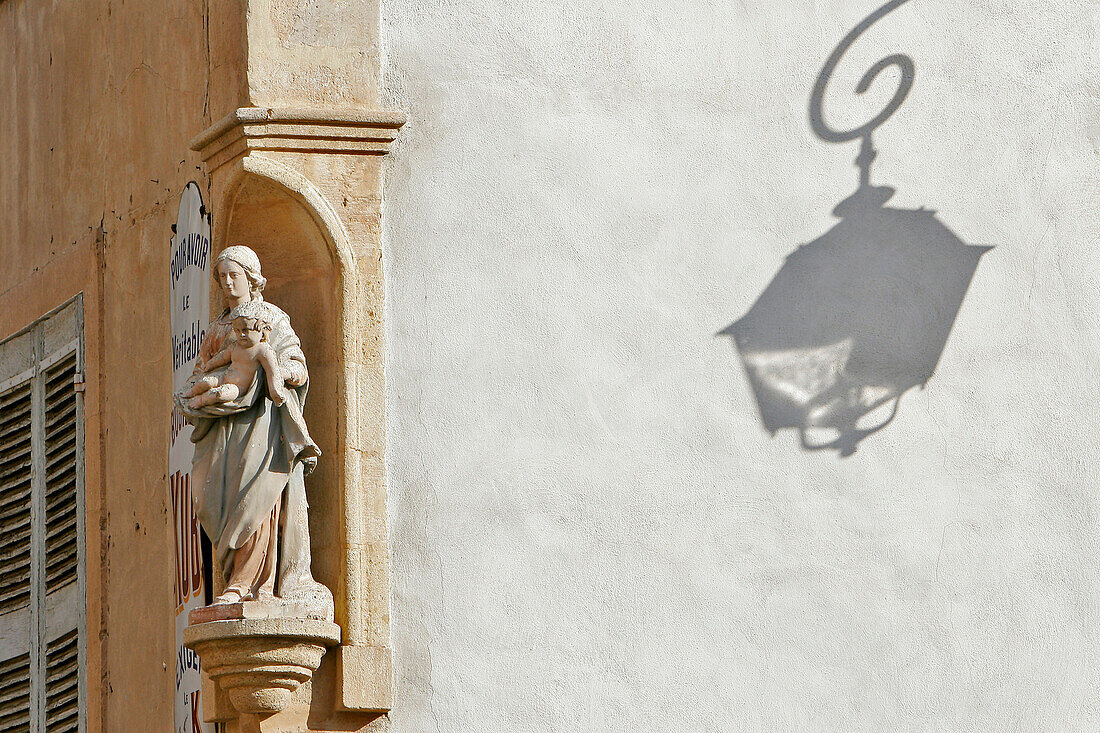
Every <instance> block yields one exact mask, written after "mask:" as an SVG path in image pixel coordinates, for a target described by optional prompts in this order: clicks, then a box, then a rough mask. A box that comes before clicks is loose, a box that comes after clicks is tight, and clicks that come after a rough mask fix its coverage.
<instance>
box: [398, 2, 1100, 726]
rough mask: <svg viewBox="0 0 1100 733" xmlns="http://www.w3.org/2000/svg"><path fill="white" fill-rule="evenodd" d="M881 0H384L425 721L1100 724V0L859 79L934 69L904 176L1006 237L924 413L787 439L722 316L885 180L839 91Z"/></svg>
mask: <svg viewBox="0 0 1100 733" xmlns="http://www.w3.org/2000/svg"><path fill="white" fill-rule="evenodd" d="M881 4H882V2H880V0H789V1H788V0H783V1H776V0H744V1H743V2H729V1H725V0H684V1H682V2H671V3H670V2H666V1H665V0H608V1H606V2H597V3H576V2H544V1H543V0H517V1H516V2H508V3H501V2H498V1H496V0H452V1H449V2H439V1H438V0H386V2H385V3H384V5H383V30H384V36H383V37H384V48H385V63H386V65H385V68H384V85H385V89H386V97H387V102H388V105H389V106H391V107H395V108H399V109H403V110H405V111H406V112H407V113H408V115H409V122H408V123H407V124H406V126H405V127H404V128H403V130H402V136H401V138H400V139H399V141H398V144H397V145H396V146H395V149H394V151H393V153H392V154H391V157H390V165H389V167H388V168H387V171H388V173H387V179H386V188H385V200H386V204H385V212H384V222H385V223H384V231H385V238H384V254H385V257H384V262H385V263H386V292H387V298H388V300H387V314H386V323H387V365H386V368H387V386H388V392H387V406H388V414H389V419H388V429H389V438H388V442H387V445H388V447H387V451H388V453H387V455H388V458H387V474H388V476H389V486H390V495H389V496H390V517H391V525H390V527H391V538H392V544H393V642H394V654H395V658H396V659H397V660H398V664H397V665H396V669H397V679H396V686H395V695H394V698H395V701H396V703H395V708H394V710H393V712H392V713H391V721H392V725H393V727H394V729H395V730H401V731H417V732H418V733H431V732H432V731H438V732H439V733H450V732H451V731H467V732H469V731H486V732H490V731H491V732H494V733H495V732H496V731H533V730H538V731H560V732H562V733H564V732H566V731H600V732H601V733H612V732H618V731H622V732H623V733H626V732H627V731H631V732H633V731H654V730H675V731H693V732H694V731H774V732H778V731H807V732H811V733H821V732H822V731H843V732H848V731H916V730H942V731H1002V730H1032V731H1039V730H1049V731H1055V730H1057V731H1089V730H1095V729H1096V728H1097V727H1098V726H1100V708H1098V707H1097V704H1096V701H1097V699H1098V697H1100V672H1098V670H1100V664H1098V662H1100V632H1098V628H1100V627H1098V626H1097V623H1096V608H1097V598H1098V593H1100V563H1097V556H1098V554H1100V543H1098V541H1097V538H1098V537H1100V529H1098V522H1097V496H1096V487H1097V486H1098V485H1100V461H1098V460H1097V459H1098V451H1097V441H1096V437H1095V435H1096V429H1097V420H1096V408H1095V404H1096V399H1095V397H1094V393H1095V385H1096V384H1097V381H1098V378H1100V320H1098V318H1097V315H1098V314H1100V287H1097V283H1098V278H1097V272H1098V271H1100V249H1098V247H1097V241H1098V239H1097V234H1098V232H1100V217H1098V214H1097V212H1098V211H1100V188H1098V184H1097V181H1100V158H1098V156H1097V145H1098V141H1100V127H1098V120H1100V82H1098V81H1097V80H1098V79H1100V73H1098V72H1100V69H1098V57H1097V53H1096V49H1097V42H1098V38H1097V32H1098V29H1100V15H1098V12H1100V6H1098V5H1097V4H1096V3H1095V2H1091V1H1089V0H1067V1H1066V2H1058V3H1053V2H1050V1H1049V0H1015V1H1013V2H973V0H911V2H909V3H908V4H906V5H904V6H902V7H901V8H899V9H897V10H896V11H895V12H894V13H892V14H891V15H890V16H888V17H887V18H885V19H884V20H883V21H882V22H881V23H880V24H878V25H876V26H875V27H873V28H871V29H870V30H869V31H868V32H867V33H866V34H865V35H864V36H863V37H862V38H861V39H860V40H859V41H858V42H857V44H856V47H855V48H853V50H852V54H851V55H850V56H849V57H847V58H846V59H845V62H844V63H843V64H842V66H841V67H840V69H839V70H838V75H837V76H836V77H835V78H834V80H833V84H832V85H831V87H830V90H829V93H828V95H827V98H826V115H827V117H828V119H830V120H831V121H833V123H834V124H842V123H847V122H849V121H850V122H852V123H853V124H860V123H862V122H863V121H865V120H867V119H869V118H870V116H871V115H873V114H874V113H875V112H877V111H878V110H879V109H880V108H881V107H882V105H883V104H884V103H885V101H886V100H888V99H889V97H890V95H891V93H892V92H893V89H894V87H895V84H896V81H895V80H896V79H897V76H896V75H892V74H893V72H889V71H888V72H886V73H885V74H884V75H883V77H882V78H881V79H879V80H878V81H877V82H876V83H875V85H874V86H873V87H872V89H871V90H870V91H869V92H868V94H867V95H865V97H864V98H861V97H858V96H856V95H855V94H854V92H853V90H854V87H855V85H856V82H857V81H858V80H859V78H860V77H861V76H862V75H863V73H864V72H865V71H866V70H867V69H868V68H870V66H871V65H872V63H874V62H875V61H878V60H879V59H881V58H883V57H885V56H887V55H888V54H894V53H905V54H908V55H909V56H910V57H911V58H912V59H913V61H914V62H915V65H916V76H915V84H914V86H913V90H912V93H911V94H910V96H909V99H908V100H907V101H906V102H905V104H904V105H903V106H902V107H901V108H900V110H899V111H898V112H897V113H896V114H895V115H894V116H893V117H892V118H891V119H890V120H889V121H888V122H887V123H886V124H885V125H884V126H883V127H882V128H881V129H880V130H879V132H878V133H877V134H876V135H875V144H876V147H877V148H878V150H879V158H878V160H877V162H876V163H875V165H874V169H873V172H872V177H873V182H875V183H877V184H880V185H882V184H889V185H891V186H893V187H895V188H896V189H897V193H896V194H895V196H894V198H893V199H892V200H891V202H890V204H889V205H890V206H893V207H898V208H904V209H913V210H915V209H918V207H921V206H924V207H927V208H929V209H935V210H937V212H938V213H937V214H936V216H937V217H938V219H939V220H940V221H942V222H943V223H945V225H946V226H948V227H950V229H951V230H952V231H953V232H954V233H955V235H956V236H957V237H958V238H959V239H961V240H962V241H964V242H966V243H968V244H975V245H992V246H994V249H992V250H991V251H989V252H988V253H986V254H985V255H984V256H983V257H982V260H981V264H980V265H979V267H978V270H977V274H976V276H975V277H974V279H973V282H972V284H971V286H970V289H969V293H968V294H967V297H966V300H965V301H964V303H963V305H962V309H961V311H960V313H959V316H958V319H957V320H956V321H955V322H954V329H953V331H952V333H951V336H950V339H949V340H948V341H947V345H946V349H945V350H944V352H943V354H942V357H941V358H940V361H939V364H938V367H937V370H936V373H935V375H934V376H933V377H932V378H931V379H930V380H929V382H928V385H927V389H926V390H924V391H919V390H914V391H911V392H909V393H908V394H907V395H906V396H905V398H904V399H903V400H902V402H901V408H900V410H899V413H898V416H897V418H896V419H895V420H894V421H893V422H892V423H891V424H890V425H889V426H888V427H886V428H885V429H883V430H882V431H881V432H879V433H877V434H875V435H872V436H870V437H869V438H867V439H866V440H865V441H863V442H862V444H861V445H860V447H859V449H858V450H857V452H856V453H855V454H854V455H853V456H851V457H850V458H845V459H841V458H839V457H838V456H837V454H836V452H835V451H824V452H812V453H811V452H806V451H803V450H801V449H800V448H799V446H798V441H797V436H795V435H794V434H792V432H791V431H783V432H781V433H780V434H779V435H777V436H776V437H775V438H772V437H771V436H769V435H768V434H767V433H766V432H765V431H764V429H763V428H762V426H761V422H760V418H759V416H758V414H757V409H756V404H755V399H754V396H753V393H752V390H751V389H750V386H749V383H748V381H747V379H746V375H745V372H744V370H743V369H742V367H741V364H740V363H739V361H738V357H737V353H736V352H735V350H734V348H733V345H732V343H731V341H730V339H729V338H728V337H725V336H717V335H716V334H717V333H718V332H719V331H721V330H723V329H725V328H726V327H727V326H729V325H730V324H731V323H732V322H734V321H735V320H737V319H738V318H740V317H741V316H742V315H744V314H745V313H746V311H747V310H748V309H749V308H750V306H751V305H752V304H753V303H754V302H755V301H756V299H757V298H758V296H759V295H760V294H761V292H762V291H763V290H764V288H765V287H766V286H767V285H768V283H769V282H770V281H771V280H772V278H773V276H774V275H775V274H776V273H777V271H779V269H780V268H781V267H782V266H783V265H784V262H785V258H786V257H787V256H788V255H790V254H791V253H792V252H794V251H795V250H796V249H797V248H798V246H799V245H801V244H804V243H807V242H810V241H812V240H814V239H815V238H818V237H820V236H821V235H822V234H823V233H824V232H826V231H828V230H829V229H830V228H831V227H833V226H834V225H835V224H837V222H838V219H837V218H835V217H834V216H833V215H832V213H831V212H832V210H833V208H834V207H835V206H836V205H837V204H838V203H839V202H840V201H841V200H842V199H844V198H845V197H847V196H848V195H849V194H851V193H852V192H853V191H854V190H855V187H856V169H855V168H854V166H853V159H854V158H855V157H856V154H857V152H858V143H856V142H852V143H847V144H844V145H830V144H826V143H824V142H822V141H821V140H819V139H817V138H815V136H814V135H813V133H812V132H811V129H810V126H809V122H808V119H807V107H808V102H809V97H810V91H811V89H812V87H813V83H814V80H815V78H816V76H817V74H818V71H819V70H820V69H821V68H822V64H823V63H824V61H825V58H826V57H827V56H828V54H829V53H830V51H832V49H833V48H834V47H835V46H836V44H837V42H838V41H839V40H840V39H841V37H842V36H844V34H845V33H847V32H848V31H849V30H851V29H852V28H854V27H856V25H857V24H858V23H859V22H860V21H861V20H862V19H863V18H864V17H866V16H867V15H868V14H869V13H870V12H871V11H872V10H874V9H875V8H877V7H879V6H880V5H881ZM903 284H904V283H903ZM867 285H868V288H871V287H873V286H875V285H876V284H875V283H868V284H867ZM854 295H856V296H858V292H857V293H855V294H854ZM794 325H797V324H794Z"/></svg>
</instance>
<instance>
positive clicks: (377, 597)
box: [187, 108, 403, 733]
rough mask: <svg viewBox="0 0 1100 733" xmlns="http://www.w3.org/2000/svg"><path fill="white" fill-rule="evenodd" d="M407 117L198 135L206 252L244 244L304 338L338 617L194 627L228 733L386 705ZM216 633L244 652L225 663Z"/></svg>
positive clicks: (212, 711)
mask: <svg viewBox="0 0 1100 733" xmlns="http://www.w3.org/2000/svg"><path fill="white" fill-rule="evenodd" d="M402 121H403V118H402V117H401V116H400V115H396V114H393V113H388V112H384V111H376V112H367V111H348V112H333V111H318V110H303V109H284V110H279V109H271V108H266V109H260V108H242V109H239V110H236V111H235V112H233V113H232V114H230V115H229V116H228V117H226V118H224V119H223V120H221V121H220V122H218V123H216V124H215V125H213V126H212V127H211V128H210V129H208V130H207V131H206V132H204V133H203V134H202V135H200V136H199V137H198V138H196V140H195V141H194V142H193V148H194V149H195V150H197V151H199V152H200V154H201V155H202V157H203V160H204V161H206V165H207V171H208V173H209V175H210V183H211V186H210V197H209V200H210V201H211V202H212V204H213V207H212V211H211V214H212V224H213V239H214V243H213V249H214V253H215V254H216V253H217V252H219V251H220V250H221V249H224V248H225V247H227V246H229V245H233V244H245V245H248V246H249V247H251V248H252V249H254V250H255V251H256V253H257V254H258V255H259V258H260V261H261V263H262V265H263V273H264V276H265V277H266V278H267V280H268V284H267V287H266V289H265V290H264V297H265V298H266V299H267V300H270V301H271V302H272V303H274V304H276V305H278V306H279V307H280V308H282V309H283V310H284V311H286V313H287V314H288V315H289V316H290V319H291V324H292V325H293V327H294V329H295V331H296V332H297V333H298V335H299V337H300V338H301V340H302V347H303V350H304V351H305V354H306V359H307V362H308V366H309V372H310V387H309V393H308V396H307V399H306V405H305V417H306V421H307V423H308V425H309V429H310V433H311V434H312V436H313V438H314V440H315V441H316V442H317V443H318V445H319V446H320V447H321V450H322V451H323V455H322V457H321V460H320V462H319V464H318V467H317V470H316V471H314V472H313V473H312V474H311V475H310V476H308V477H307V478H306V493H307V497H308V501H309V525H310V527H309V528H310V540H311V543H312V567H313V573H314V576H315V577H316V578H317V580H319V581H321V582H322V583H324V584H325V585H326V586H328V588H329V589H330V590H332V592H333V596H334V600H335V619H334V620H335V624H336V625H335V627H333V626H332V625H331V624H330V625H328V626H325V625H324V622H320V621H318V622H316V623H314V624H312V625H310V624H305V625H303V624H302V623H299V621H300V620H299V619H295V618H293V616H294V614H293V613H292V612H290V613H288V612H286V611H285V610H284V611H276V612H274V613H271V614H268V613H262V612H256V611H255V609H253V611H252V613H258V615H259V616H263V617H264V618H253V619H250V618H247V616H249V613H248V612H243V613H242V612H237V613H236V614H235V617H233V618H226V619H222V624H221V626H220V627H215V626H213V625H211V624H210V623H206V624H200V623H193V624H192V626H191V627H189V629H188V631H187V634H188V636H187V641H188V644H189V646H191V647H192V648H194V649H195V650H196V651H197V652H198V653H199V656H200V658H201V659H202V662H203V666H204V695H203V699H204V717H205V718H206V719H207V720H209V721H217V722H222V723H225V724H226V733H245V732H249V731H265V732H270V733H274V732H275V731H279V732H280V733H281V732H283V731H288V732H289V731H351V730H362V729H364V728H366V727H369V726H370V723H371V721H372V720H374V719H376V718H378V717H379V716H381V715H382V714H383V713H384V712H385V711H387V710H388V709H389V708H390V706H391V695H392V689H391V685H392V683H391V676H392V662H391V652H390V642H389V549H388V539H387V535H386V492H385V477H384V450H385V401H384V389H385V384H384V376H383V344H382V337H383V322H382V314H383V305H384V303H383V298H384V294H383V288H382V262H381V250H380V245H379V233H380V218H381V170H380V166H381V160H382V157H381V156H382V155H384V154H385V153H386V152H387V151H388V148H389V143H390V141H392V140H393V138H394V136H395V135H396V133H397V130H398V128H399V127H400V125H401V123H402ZM213 305H214V307H213V309H212V313H218V312H220V308H221V304H220V302H216V303H214V304H213ZM215 575H217V573H215ZM218 583H219V580H218V579H216V580H215V592H218V591H219V590H220V588H218ZM237 605H241V604H237ZM243 605H248V604H243ZM261 611H262V609H261ZM280 615H282V616H284V617H285V618H273V616H275V617H277V616H280ZM232 624H236V626H234V627H232V628H230V627H231V626H232ZM238 627H239V628H238ZM253 627H255V628H254V629H253ZM307 627H308V628H307ZM337 627H338V628H337ZM215 628H221V629H229V631H227V632H226V633H230V632H231V634H230V635H232V634H236V635H237V636H242V635H243V636H247V637H249V639H251V641H249V642H248V644H251V646H248V648H247V649H246V648H245V646H247V644H245V645H244V646H242V644H241V643H238V644H237V646H238V647H240V650H239V651H238V652H235V654H236V656H232V655H231V656H232V658H229V657H227V656H226V654H225V653H224V651H225V645H224V644H223V645H220V646H219V644H220V642H219V641H218V639H217V638H212V635H213V637H218V635H219V634H221V633H222V632H217V633H215V632H213V631H211V629H215ZM250 629H251V630H252V631H250ZM253 631H254V632H255V633H253ZM318 659H319V662H318ZM312 666H316V672H312V670H311V669H309V668H310V667H312ZM265 675H266V676H265ZM265 680H266V682H265ZM268 683H270V684H268ZM265 684H268V687H266V688H265V687H264V685H265ZM250 685H251V687H249V686H250ZM246 688H247V689H246ZM253 688H255V689H253ZM257 690H258V691H257ZM265 690H266V691H265ZM246 698H247V700H246Z"/></svg>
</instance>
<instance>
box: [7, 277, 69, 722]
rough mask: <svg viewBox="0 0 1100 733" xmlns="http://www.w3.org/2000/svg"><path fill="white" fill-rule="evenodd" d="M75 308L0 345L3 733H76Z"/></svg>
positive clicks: (45, 319)
mask: <svg viewBox="0 0 1100 733" xmlns="http://www.w3.org/2000/svg"><path fill="white" fill-rule="evenodd" d="M82 305H83V304H82V299H81V298H80V297H79V296H78V297H77V298H76V299H74V300H72V301H70V302H69V303H67V304H65V305H64V306H62V307H61V308H59V309H57V310H56V311H54V312H53V313H50V314H48V315H47V316H45V317H43V318H42V319H39V320H38V321H36V322H35V323H33V324H31V325H30V326H28V327H27V328H26V329H24V330H23V331H21V332H20V333H18V334H16V335H15V336H12V337H10V338H8V339H6V340H4V341H2V342H0V733H9V732H11V733H15V732H19V733H68V732H70V731H71V732H72V733H82V731H84V730H85V727H86V724H85V722H84V709H85V706H84V697H85V692H84V687H85V684H86V683H85V681H84V679H83V677H84V667H85V652H84V650H85V647H86V641H85V637H86V632H85V622H84V618H85V608H84V599H85V589H84V527H83V517H84V452H83V451H84V405H83V401H82V393H81V392H79V391H77V384H78V383H79V384H81V385H82V384H83V378H82V377H83V369H84V350H83V340H82V335H83V309H82Z"/></svg>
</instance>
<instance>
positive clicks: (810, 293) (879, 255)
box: [719, 0, 991, 456]
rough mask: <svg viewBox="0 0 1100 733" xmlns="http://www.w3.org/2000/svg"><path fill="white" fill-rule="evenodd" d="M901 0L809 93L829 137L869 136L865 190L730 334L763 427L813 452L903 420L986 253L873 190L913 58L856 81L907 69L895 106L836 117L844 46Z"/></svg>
mask: <svg viewBox="0 0 1100 733" xmlns="http://www.w3.org/2000/svg"><path fill="white" fill-rule="evenodd" d="M908 1H909V0H892V1H891V2H888V3H886V4H885V5H883V6H882V7H881V8H879V9H878V10H876V11H875V12H874V13H872V14H871V15H870V16H868V17H867V18H866V19H865V20H863V21H862V22H861V23H860V24H859V25H857V26H856V27H855V28H853V29H852V31H851V32H849V33H848V35H847V36H845V37H844V39H843V40H842V41H841V42H840V44H839V45H838V46H837V47H836V49H835V50H834V51H833V52H832V54H831V55H830V56H829V58H828V59H827V60H826V62H825V65H824V66H823V67H822V69H821V73H820V74H819V75H818V77H817V81H816V82H815V83H814V88H813V92H812V94H811V97H810V126H811V127H812V128H813V130H814V133H815V134H816V135H817V136H818V137H819V138H821V139H822V140H825V141H827V142H832V143H842V142H848V141H852V140H857V139H858V140H861V144H860V152H859V157H857V158H856V165H857V167H858V168H859V187H858V188H857V189H856V191H855V193H853V194H852V195H851V196H849V197H848V198H846V199H844V200H843V201H841V202H840V203H839V204H838V205H837V206H836V208H834V209H833V214H834V215H835V216H837V217H838V218H839V219H840V222H839V223H838V224H836V225H835V226H834V227H833V228H832V229H830V230H829V231H828V232H826V233H825V234H823V235H821V236H820V237H818V238H817V239H815V240H813V241H812V242H810V243H808V244H804V245H802V246H800V247H799V248H798V249H797V250H795V251H794V252H792V253H791V254H790V255H789V256H788V257H787V259H786V261H785V262H784V264H783V266H782V267H781V268H780V270H779V272H778V273H776V275H775V277H774V278H773V279H772V281H771V283H769V284H768V286H767V287H766V288H765V289H764V292H763V293H761V294H760V297H759V298H757V300H756V302H755V303H754V304H753V306H752V307H751V308H750V309H749V311H748V313H746V314H745V315H744V316H743V317H741V318H740V319H739V320H737V321H736V322H734V323H732V324H731V325H730V326H728V327H727V328H725V329H723V330H722V331H720V332H719V334H720V335H725V336H731V337H733V340H734V343H735V345H736V347H737V351H738V354H739V355H740V357H741V361H742V363H743V364H744V367H745V372H746V373H747V374H748V377H749V381H750V382H751V383H752V388H753V392H754V393H755V395H756V403H757V406H758V408H759V410H760V417H761V420H762V421H763V423H764V428H765V429H766V430H767V431H768V432H770V433H771V434H772V435H773V436H774V435H775V433H776V432H777V431H779V430H780V429H782V428H793V429H795V430H797V431H798V433H799V438H800V441H801V445H802V447H803V448H804V449H806V450H836V451H837V452H838V453H839V454H840V455H841V456H850V455H852V454H853V453H854V452H855V450H856V448H857V446H858V445H859V443H860V441H862V440H863V439H864V438H866V437H868V436H869V435H871V434H873V433H876V432H878V431H879V430H882V429H883V428H884V427H886V426H887V425H888V424H889V423H890V422H891V421H892V420H893V419H894V417H895V416H896V415H897V413H898V408H899V405H900V402H901V398H902V396H903V395H904V394H905V393H906V392H907V391H908V390H909V389H910V388H912V387H917V386H920V387H922V388H923V387H924V386H925V385H926V384H927V382H928V380H929V379H930V378H931V377H932V374H933V373H934V372H935V370H936V365H937V364H938V363H939V360H940V356H941V354H942V353H943V350H944V347H945V345H946V344H947V337H948V335H949V334H950V333H951V328H952V326H953V325H954V323H955V318H956V316H957V315H958V313H959V308H960V307H961V306H962V302H963V298H964V297H965V296H966V291H967V288H968V287H969V286H970V281H971V279H972V278H973V276H974V273H975V271H976V269H977V267H978V261H979V260H980V259H981V256H982V255H983V254H984V253H985V252H987V251H988V250H989V249H991V248H990V247H980V246H972V245H967V244H965V243H964V242H962V241H961V240H960V239H959V238H958V237H956V236H955V234H954V233H952V231H951V230H950V229H949V228H948V227H947V226H945V225H944V224H943V223H942V222H941V221H940V220H939V219H938V218H937V217H936V213H935V212H934V211H931V210H929V209H925V208H923V207H921V208H919V209H898V208H892V207H887V206H885V204H886V202H887V201H889V199H890V198H891V197H892V196H893V195H894V189H892V188H890V187H888V186H874V185H871V180H870V179H871V175H870V172H871V165H872V163H873V162H874V159H875V156H876V153H875V149H874V145H873V144H872V141H871V134H872V133H873V132H874V130H875V129H876V128H878V127H879V126H880V125H882V124H883V123H884V122H885V121H886V120H887V119H888V118H889V117H890V116H891V115H893V113H894V112H895V111H897V109H898V108H899V107H900V106H901V104H902V102H904V101H905V98H906V96H907V95H908V94H909V90H910V89H911V88H912V86H913V72H914V67H913V61H912V59H910V58H909V57H908V56H905V55H902V54H894V55H892V56H888V57H886V58H884V59H882V60H881V61H879V62H878V63H876V64H875V65H874V66H872V67H871V69H869V70H868V71H867V73H866V74H864V76H863V78H862V79H860V81H859V84H858V85H857V86H856V92H857V93H860V94H862V93H864V92H866V91H867V89H869V88H870V86H871V84H872V82H873V81H874V80H875V78H876V77H877V76H878V75H879V74H880V73H881V72H882V71H884V70H885V69H887V68H889V67H894V68H896V69H898V70H899V71H900V72H901V78H900V80H899V84H898V89H897V91H896V92H895V93H894V96H893V98H892V99H891V100H890V102H889V104H887V106H886V107H885V108H884V109H883V111H882V112H880V113H879V114H878V115H877V116H875V117H874V118H873V119H872V120H871V121H870V122H868V123H867V124H865V125H862V126H861V127H857V128H855V129H852V130H836V129H834V128H832V127H830V126H829V125H828V124H826V122H825V120H824V117H823V115H822V103H823V100H824V96H825V90H826V86H827V84H828V82H829V78H830V77H831V75H832V73H833V71H834V70H835V68H836V66H837V64H838V63H839V61H840V59H841V57H843V55H844V53H845V52H846V51H847V50H848V49H849V48H850V47H851V45H852V44H853V43H854V42H855V40H856V39H857V38H858V37H859V36H860V35H861V34H862V33H863V32H864V31H866V30H867V28H869V27H870V26H871V25H872V24H873V23H875V22H876V21H878V20H879V19H881V18H882V17H883V16H884V15H886V14H887V13H889V12H891V11H892V10H894V9H896V8H897V7H899V6H901V5H904V4H905V3H906V2H908Z"/></svg>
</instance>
